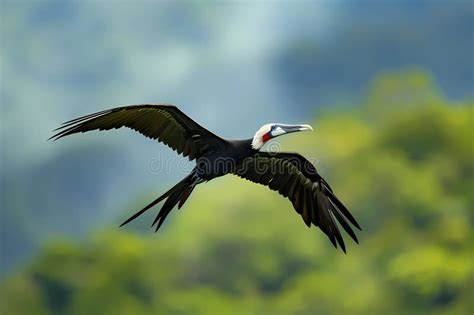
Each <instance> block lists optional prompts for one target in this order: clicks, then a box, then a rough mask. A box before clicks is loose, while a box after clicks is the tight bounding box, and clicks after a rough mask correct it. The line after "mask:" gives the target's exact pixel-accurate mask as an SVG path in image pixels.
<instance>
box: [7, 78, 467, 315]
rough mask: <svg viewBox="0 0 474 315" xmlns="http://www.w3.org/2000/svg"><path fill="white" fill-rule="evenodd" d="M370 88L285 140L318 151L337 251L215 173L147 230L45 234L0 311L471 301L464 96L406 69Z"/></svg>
mask: <svg viewBox="0 0 474 315" xmlns="http://www.w3.org/2000/svg"><path fill="white" fill-rule="evenodd" d="M369 95H370V96H369V97H368V100H367V102H366V104H364V106H362V107H360V109H359V110H352V111H345V112H340V111H339V112H328V113H326V114H325V115H323V116H322V117H321V118H320V120H318V121H317V122H316V123H315V125H316V130H317V132H315V133H312V134H306V135H301V136H300V137H295V138H292V139H291V141H289V142H288V143H285V146H288V147H290V148H291V149H299V150H300V151H302V152H304V153H305V154H306V155H307V156H308V157H315V156H317V157H318V160H317V161H314V162H315V163H316V164H317V165H318V167H319V169H320V172H321V173H322V174H323V175H325V176H326V177H328V179H329V181H330V183H331V184H332V186H333V188H334V189H335V190H336V191H338V192H339V193H340V195H341V199H343V200H344V201H345V202H346V203H347V204H348V205H350V207H351V208H352V209H353V211H354V213H355V214H356V216H357V217H358V218H359V220H360V222H361V223H362V227H363V229H364V231H363V232H362V233H361V245H360V246H357V245H355V244H349V253H348V255H346V256H345V255H343V254H342V253H340V252H338V251H335V250H334V249H333V248H332V247H331V245H330V243H329V242H328V241H327V240H326V239H325V237H324V235H323V234H322V233H319V232H318V231H317V230H315V229H304V228H302V227H301V222H300V218H299V217H298V216H297V215H296V214H295V213H293V210H292V208H291V206H290V204H289V203H288V202H287V201H286V200H285V199H284V198H281V197H280V196H278V195H276V194H274V193H272V192H271V191H269V190H267V189H266V188H265V187H261V186H255V185H254V184H252V183H248V182H245V181H242V180H240V179H238V178H222V179H217V180H216V184H215V185H209V186H207V185H206V186H205V187H199V193H198V194H195V195H193V200H192V202H190V203H189V206H188V207H187V208H186V209H183V210H181V211H179V212H177V213H175V214H174V216H173V217H172V218H171V220H170V221H169V222H168V224H167V225H166V226H165V228H164V229H163V231H160V233H159V234H158V235H156V236H155V235H153V236H152V235H151V234H145V235H138V234H135V233H130V232H127V231H126V230H114V231H113V232H107V231H103V232H100V233H97V234H96V235H95V236H93V237H91V238H90V239H89V240H88V241H86V242H83V243H79V242H67V241H55V242H52V243H51V244H50V245H49V246H47V247H46V248H44V250H43V252H42V254H41V255H39V256H38V257H37V258H36V259H35V260H33V261H32V262H31V263H30V264H29V265H27V266H24V268H23V269H22V270H20V271H18V272H17V273H16V274H15V275H13V276H11V277H10V278H8V279H7V280H6V281H5V282H4V284H3V285H2V289H1V291H0V293H1V298H2V301H1V306H0V307H1V308H0V310H1V312H2V313H3V314H51V315H54V314H75V315H76V314H77V315H80V314H91V313H92V314H114V315H116V314H196V315H199V314H361V315H362V314H364V315H366V314H401V313H403V314H427V313H429V314H439V315H441V314H446V315H447V314H469V313H470V312H472V308H473V304H472V292H473V290H474V285H473V282H472V251H473V247H474V246H473V245H474V244H473V242H472V237H471V223H472V222H473V220H474V217H473V213H472V209H473V205H474V203H473V197H472V196H470V193H469V192H471V191H472V188H473V187H474V183H473V164H472V161H473V159H474V150H473V149H474V148H473V143H472V126H473V122H474V121H473V120H474V115H473V106H472V102H466V103H461V104H450V103H449V102H448V101H446V100H445V99H443V97H442V96H441V94H440V93H439V92H438V91H437V90H436V88H435V85H434V84H433V83H432V80H431V79H430V78H429V77H427V76H426V75H425V74H423V73H422V72H418V71H414V72H407V73H404V74H402V73H397V74H384V75H383V76H382V77H380V78H379V79H376V80H375V81H374V83H373V85H372V87H371V89H370V91H369ZM398 95H402V96H403V97H398ZM394 100H396V101H397V102H399V104H398V105H397V106H391V105H390V102H392V101H394ZM376 104H378V105H376ZM377 106H378V107H377ZM308 144H311V145H308ZM319 162H321V163H319ZM234 185H235V186H237V185H238V189H233V186H234ZM229 191H232V192H233V193H232V194H229ZM182 211H184V212H186V213H185V214H184V215H181V212H182ZM123 216H126V215H125V214H123ZM176 217H179V218H177V219H176V220H173V219H174V218H176ZM144 220H145V219H144Z"/></svg>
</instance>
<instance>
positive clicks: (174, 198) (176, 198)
mask: <svg viewBox="0 0 474 315" xmlns="http://www.w3.org/2000/svg"><path fill="white" fill-rule="evenodd" d="M199 182H200V180H199V178H198V177H197V176H196V174H195V172H192V173H191V174H189V175H188V176H186V177H185V178H184V179H183V180H181V181H180V182H179V183H177V184H176V185H175V186H174V187H173V188H171V189H170V190H168V191H167V192H165V193H164V194H163V195H161V196H160V197H158V198H157V199H156V200H154V201H153V202H152V203H150V204H149V205H147V206H146V207H145V208H143V209H142V210H140V211H138V212H137V213H135V214H134V215H132V216H131V217H130V218H128V219H127V220H126V221H125V222H123V223H122V224H120V226H124V225H125V224H127V223H129V222H131V221H133V220H134V219H136V218H137V217H139V216H140V215H141V214H143V213H145V212H146V211H147V210H148V209H150V208H151V207H153V206H155V205H156V204H158V203H160V202H161V201H163V200H165V199H166V201H165V203H164V205H163V207H161V210H160V212H159V213H158V215H157V216H156V218H155V220H154V221H153V224H152V225H151V226H154V225H155V224H157V225H156V230H155V232H157V231H158V229H159V228H160V227H161V225H162V224H163V222H164V221H165V219H166V217H167V216H168V214H169V213H170V212H171V210H172V209H173V208H174V207H175V206H176V204H178V202H179V205H178V209H180V208H181V207H182V206H183V205H184V203H185V202H186V200H187V199H188V197H189V195H191V192H192V191H193V189H194V187H195V186H196V185H197V184H198V183H199Z"/></svg>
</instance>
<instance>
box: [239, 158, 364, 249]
mask: <svg viewBox="0 0 474 315" xmlns="http://www.w3.org/2000/svg"><path fill="white" fill-rule="evenodd" d="M234 174H236V175H238V176H240V177H242V178H245V179H247V180H250V181H252V182H255V183H258V184H262V185H265V186H268V187H269V188H270V189H271V190H274V191H277V192H279V193H280V194H281V195H283V196H284V197H287V198H288V199H289V200H290V201H291V202H292V204H293V207H294V209H295V210H296V212H297V213H299V214H300V215H301V217H302V219H303V221H304V222H305V224H306V225H307V226H311V224H313V225H315V226H318V227H319V228H320V229H321V230H322V231H323V232H324V233H325V234H326V235H327V236H328V238H329V240H330V241H331V243H332V244H333V245H334V247H336V248H337V247H338V245H339V246H340V247H341V249H342V250H343V251H344V252H346V246H345V243H344V239H343V237H342V235H341V231H340V229H339V227H338V223H339V224H340V225H341V227H342V228H343V229H344V231H346V232H347V234H349V236H350V237H351V238H352V239H353V240H354V241H355V242H356V243H358V239H357V236H356V234H355V233H354V230H353V229H352V227H351V225H350V224H349V223H351V224H352V225H353V226H355V227H356V228H358V229H360V226H359V224H358V223H357V221H356V220H355V218H354V217H353V216H352V214H350V212H349V210H347V208H346V207H345V206H344V205H343V204H342V202H341V201H340V200H339V199H338V198H337V197H336V196H335V195H334V193H333V192H332V190H331V188H330V187H329V185H328V183H327V182H326V181H325V180H324V179H323V178H322V177H321V176H320V175H319V174H318V172H317V171H316V168H315V167H314V165H313V164H311V163H310V162H309V161H308V160H307V159H305V158H304V157H303V156H301V155H299V154H297V153H281V152H280V153H270V152H259V153H256V154H255V155H253V156H251V157H248V158H246V159H244V160H243V161H241V162H240V164H239V165H237V168H236V169H235V171H234Z"/></svg>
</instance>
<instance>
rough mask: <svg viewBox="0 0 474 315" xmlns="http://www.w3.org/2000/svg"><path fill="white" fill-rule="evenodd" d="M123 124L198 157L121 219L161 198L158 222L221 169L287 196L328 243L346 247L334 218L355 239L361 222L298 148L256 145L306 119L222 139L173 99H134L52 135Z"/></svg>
mask: <svg viewBox="0 0 474 315" xmlns="http://www.w3.org/2000/svg"><path fill="white" fill-rule="evenodd" d="M121 127H128V128H131V129H134V130H136V131H138V132H140V133H141V134H143V135H144V136H146V137H148V138H151V139H155V140H158V141H159V142H163V143H164V144H166V145H167V146H169V147H170V148H172V149H173V150H175V151H176V152H178V154H182V155H183V156H185V157H188V158H189V160H196V166H195V168H194V169H193V170H192V172H191V173H190V174H189V175H188V176H186V177H185V178H184V179H183V180H181V181H180V182H179V183H178V184H176V185H175V186H174V187H173V188H171V189H170V190H168V191H167V192H166V193H165V194H163V195H162V196H160V197H159V198H157V199H156V200H154V201H153V202H152V203H150V204H149V205H147V206H146V207H145V208H143V209H142V210H140V211H138V212H137V213H135V214H134V215H133V216H131V217H130V218H129V219H127V220H126V221H125V222H123V223H122V224H121V226H122V225H124V224H127V223H128V222H130V221H132V220H134V219H135V218H136V217H138V216H139V215H141V214H142V213H144V212H145V211H147V210H148V209H150V208H152V207H153V206H155V205H156V204H158V203H160V202H161V201H164V204H163V206H162V208H161V210H160V211H159V213H158V215H157V216H156V218H155V220H154V222H153V224H152V226H154V225H156V231H158V229H159V228H160V227H161V225H162V224H163V222H164V221H165V219H166V217H167V216H168V214H169V213H170V212H171V210H172V209H173V208H174V207H175V206H176V205H178V208H181V207H182V206H183V205H184V203H185V202H186V200H187V199H188V197H189V196H190V195H191V193H192V191H193V189H194V187H195V186H196V185H198V184H200V183H202V182H205V181H209V180H211V179H213V178H216V177H219V176H223V175H225V174H234V175H237V176H239V177H242V178H244V179H247V180H249V181H252V182H254V183H258V184H262V185H265V186H268V187H269V188H270V189H271V190H274V191H277V192H278V193H279V194H280V195H282V196H284V197H286V198H288V199H289V200H290V201H291V202H292V204H293V207H294V208H295V210H296V212H297V213H298V214H300V215H301V217H302V218H303V221H304V223H305V224H306V225H307V226H308V227H310V226H311V224H312V225H314V226H318V227H319V228H320V229H321V230H322V231H323V232H324V233H325V234H326V235H327V236H328V238H329V240H330V241H331V243H332V244H333V245H334V246H335V247H337V246H338V245H339V246H340V247H341V248H342V250H343V251H344V252H345V251H346V249H345V244H344V240H343V238H342V235H341V232H340V230H339V227H338V224H339V225H340V226H341V227H342V228H343V229H344V230H345V231H346V232H347V233H348V234H349V236H350V237H351V238H352V239H353V240H354V241H355V242H358V239H357V236H356V234H355V232H354V230H353V228H352V226H354V227H356V228H358V229H360V226H359V224H358V223H357V221H356V220H355V218H354V217H353V216H352V215H351V213H350V212H349V211H348V210H347V208H346V207H345V206H344V205H343V204H342V202H341V201H340V200H339V199H338V198H337V197H336V196H335V195H334V193H333V191H332V189H331V187H330V186H329V184H328V183H327V182H326V181H325V180H324V179H323V178H322V177H321V176H320V175H319V174H318V172H317V171H316V168H315V167H314V165H313V164H311V162H309V161H308V160H307V159H306V158H304V157H303V156H301V155H300V154H298V153H286V152H278V153H270V152H263V151H260V149H261V147H262V146H263V144H264V143H265V142H267V141H268V140H270V139H271V138H274V137H277V136H280V135H282V134H285V133H290V132H296V131H303V130H312V129H311V127H310V126H308V125H283V124H267V125H264V126H263V127H262V128H260V130H259V131H258V132H257V133H256V134H255V136H254V137H253V138H250V139H246V140H225V139H223V138H221V137H219V136H217V135H215V134H213V133H212V132H210V131H208V130H207V129H205V128H203V127H202V126H200V125H199V124H198V123H196V122H195V121H193V120H192V119H191V118H189V117H188V116H187V115H185V114H184V113H183V112H182V111H180V110H179V109H178V108H177V107H176V106H173V105H149V104H144V105H132V106H124V107H117V108H113V109H110V110H105V111H101V112H98V113H95V114H91V115H87V116H83V117H80V118H77V119H73V120H70V121H68V122H66V123H64V124H63V125H62V126H61V127H60V128H58V129H56V131H58V132H57V133H56V134H55V135H53V136H52V137H51V138H50V139H54V140H57V139H60V138H62V137H65V136H68V135H71V134H75V133H79V132H87V131H91V130H109V129H114V128H115V129H117V128H121Z"/></svg>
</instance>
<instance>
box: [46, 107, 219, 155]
mask: <svg viewBox="0 0 474 315" xmlns="http://www.w3.org/2000/svg"><path fill="white" fill-rule="evenodd" d="M121 127H128V128H131V129H134V130H136V131H138V132H140V133H141V134H143V135H144V136H146V137H149V138H151V139H156V140H158V141H159V142H163V143H164V144H166V145H167V146H169V147H170V148H172V149H173V150H175V151H177V152H178V153H179V154H183V155H184V156H187V157H188V158H189V159H190V160H193V159H195V158H197V157H199V156H201V155H203V154H204V153H206V152H210V151H213V150H215V149H216V148H219V147H222V146H224V145H225V144H226V140H224V139H222V138H220V137H219V136H216V135H215V134H213V133H212V132H210V131H209V130H207V129H205V128H203V127H202V126H201V125H199V124H198V123H196V122H195V121H194V120H192V119H191V118H189V117H188V116H187V115H186V114H184V113H183V112H182V111H181V110H179V109H178V108H177V107H176V106H174V105H149V104H144V105H131V106H123V107H117V108H112V109H109V110H104V111H102V112H98V113H95V114H91V115H87V116H83V117H80V118H76V119H73V120H70V121H68V122H65V123H64V124H63V125H62V126H61V127H59V128H58V129H56V130H59V132H58V133H57V134H55V135H54V136H52V137H51V138H50V139H54V140H58V139H60V138H62V137H65V136H68V135H71V134H74V133H78V132H87V131H91V130H109V129H112V128H115V129H117V128H121Z"/></svg>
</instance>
